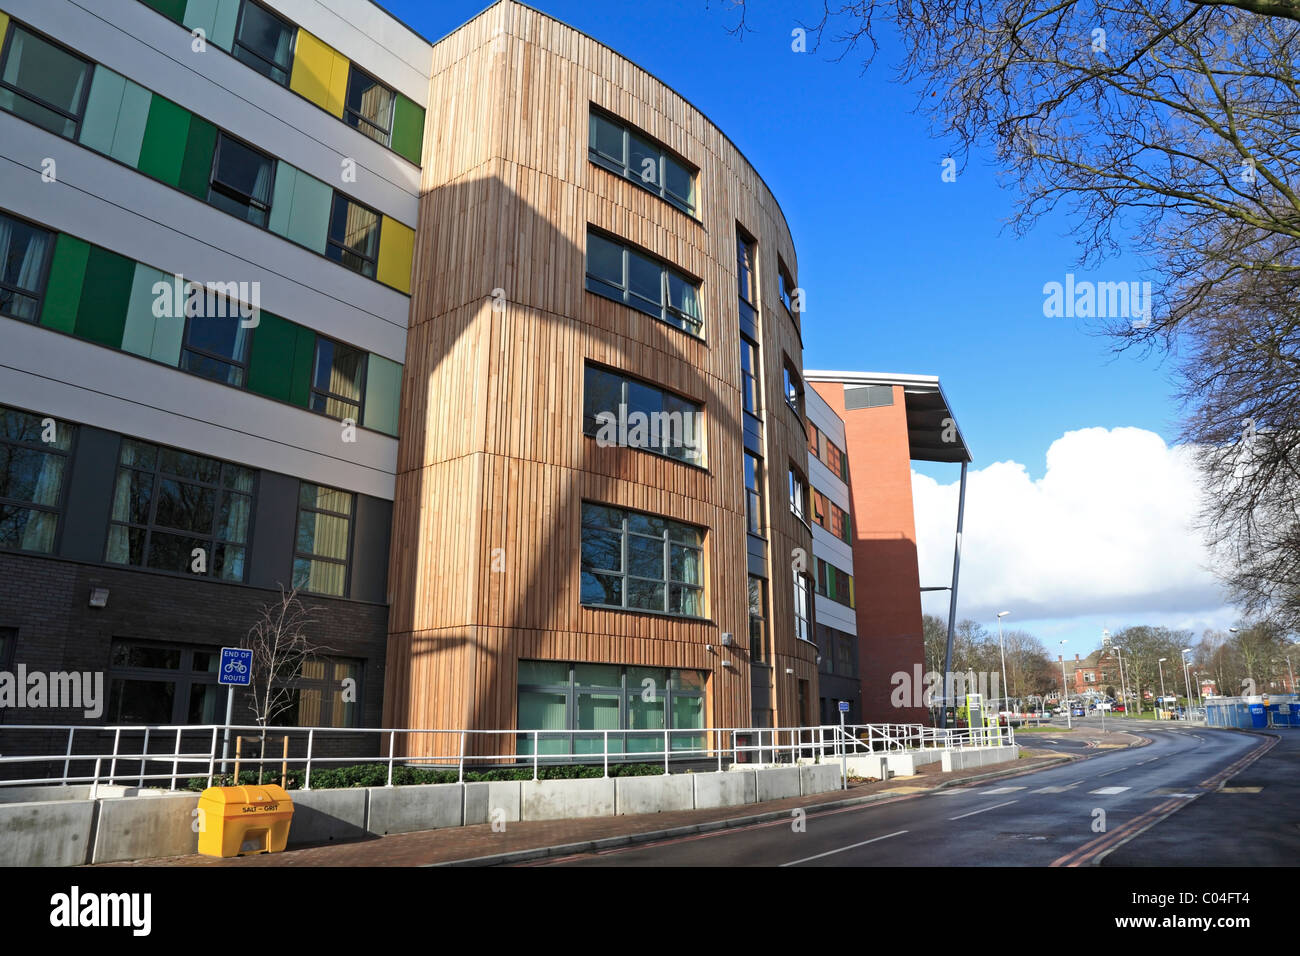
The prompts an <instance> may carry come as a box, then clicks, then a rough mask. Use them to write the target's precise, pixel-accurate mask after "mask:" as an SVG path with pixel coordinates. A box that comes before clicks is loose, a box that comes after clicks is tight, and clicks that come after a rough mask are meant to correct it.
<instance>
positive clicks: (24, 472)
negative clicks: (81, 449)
mask: <svg viewBox="0 0 1300 956" xmlns="http://www.w3.org/2000/svg"><path fill="white" fill-rule="evenodd" d="M75 434H76V427H75V426H73V425H68V424H66V423H64V422H61V421H55V420H54V419H52V418H43V417H41V416H39V415H30V414H28V413H27V412H20V411H18V410H17V409H15V408H7V407H5V406H3V405H0V548H5V549H7V550H12V551H34V552H36V553H38V554H49V553H51V552H52V551H53V550H54V542H55V539H56V537H57V534H58V530H59V515H60V514H61V512H62V509H63V498H64V487H65V484H66V476H67V474H68V469H69V466H70V462H71V452H72V439H73V436H74V435H75ZM15 586H16V585H15Z"/></svg>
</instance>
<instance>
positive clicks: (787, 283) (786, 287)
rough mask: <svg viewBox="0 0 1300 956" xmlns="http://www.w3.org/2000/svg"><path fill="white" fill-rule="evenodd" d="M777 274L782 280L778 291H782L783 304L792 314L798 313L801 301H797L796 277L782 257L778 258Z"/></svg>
mask: <svg viewBox="0 0 1300 956" xmlns="http://www.w3.org/2000/svg"><path fill="white" fill-rule="evenodd" d="M776 274H777V278H778V280H779V282H780V288H779V289H778V291H779V292H780V293H781V302H782V304H783V305H784V306H785V309H786V311H787V312H789V313H790V315H792V316H795V315H798V314H799V309H798V306H799V305H800V303H799V302H798V301H796V298H795V293H796V287H795V284H794V278H793V277H792V276H791V275H790V270H789V269H787V268H786V265H785V262H784V261H782V260H781V259H780V258H778V259H777V260H776Z"/></svg>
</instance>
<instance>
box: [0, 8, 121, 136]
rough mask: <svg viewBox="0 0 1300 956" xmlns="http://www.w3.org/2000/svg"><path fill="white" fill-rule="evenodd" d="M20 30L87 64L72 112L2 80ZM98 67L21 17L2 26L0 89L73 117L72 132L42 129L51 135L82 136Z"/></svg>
mask: <svg viewBox="0 0 1300 956" xmlns="http://www.w3.org/2000/svg"><path fill="white" fill-rule="evenodd" d="M19 30H22V31H23V32H24V33H26V34H29V35H30V36H34V37H36V38H37V39H38V40H40V41H41V42H43V43H48V44H50V46H54V47H58V48H59V49H60V50H62V51H63V52H64V53H66V54H67V55H68V56H70V57H72V58H73V59H74V60H80V61H81V62H82V63H84V64H85V65H86V66H87V67H88V68H89V70H88V71H87V73H86V88H85V89H84V90H82V92H81V103H80V107H79V109H78V110H77V111H76V112H75V113H69V112H68V111H67V110H65V109H64V108H63V107H61V106H56V105H55V104H53V103H49V102H46V101H45V100H43V99H41V98H40V97H37V96H33V95H32V94H31V93H29V92H27V91H26V90H24V89H22V88H21V87H18V86H14V85H13V84H12V83H6V82H5V80H4V72H5V67H7V66H8V65H9V56H10V54H11V53H12V51H13V43H14V37H15V36H16V35H17V31H19ZM97 69H98V65H97V64H96V63H95V62H94V61H93V60H88V59H86V58H85V57H84V56H82V55H81V54H80V53H78V52H76V51H75V50H73V49H72V48H71V47H69V46H68V45H67V44H66V43H62V42H60V41H59V40H56V39H55V38H54V37H52V36H50V35H49V34H48V33H43V32H42V31H40V30H37V29H36V28H35V27H32V26H30V25H28V24H27V23H25V22H24V21H22V20H19V19H18V18H17V17H14V16H12V15H10V17H9V29H7V30H5V37H4V48H3V49H2V50H0V89H6V90H10V91H12V92H13V94H14V95H15V96H21V97H22V98H23V99H25V100H27V101H28V102H29V103H35V104H36V105H37V106H39V107H41V108H42V109H46V110H49V111H50V112H52V113H57V114H58V115H59V116H62V117H63V118H64V119H68V120H71V121H72V126H73V129H72V135H71V136H64V135H63V134H62V133H56V132H54V131H53V130H45V131H46V132H47V133H50V134H51V135H52V136H58V137H59V138H60V139H70V140H72V141H73V142H74V143H75V142H77V141H78V140H79V139H80V138H81V124H82V123H83V122H84V121H85V119H86V106H87V105H88V104H89V103H90V87H91V86H92V85H93V84H94V82H95V70H97ZM4 112H7V113H9V115H10V116H13V117H15V118H17V119H20V120H23V122H25V123H32V125H33V126H37V127H39V128H40V129H45V127H44V126H41V125H40V124H39V123H33V122H32V121H31V120H29V119H27V118H25V117H23V116H19V115H18V114H17V113H13V112H10V111H9V110H5V111H4Z"/></svg>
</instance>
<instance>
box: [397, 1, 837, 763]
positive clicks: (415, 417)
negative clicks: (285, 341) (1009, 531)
mask: <svg viewBox="0 0 1300 956" xmlns="http://www.w3.org/2000/svg"><path fill="white" fill-rule="evenodd" d="M433 58H434V61H433V70H432V79H431V83H430V97H429V104H430V106H429V110H428V121H427V128H426V135H425V139H424V162H423V188H422V199H421V209H420V226H419V230H418V235H417V238H416V244H415V267H414V276H413V288H412V302H411V317H410V333H409V336H408V340H407V362H406V369H405V375H404V379H403V386H402V408H401V420H400V424H399V430H400V437H401V443H400V450H399V460H398V476H397V492H396V501H395V505H394V516H393V518H394V520H393V538H392V556H391V561H390V591H391V605H392V606H391V611H390V616H389V650H388V663H387V688H386V693H385V717H384V719H385V723H386V725H387V726H395V727H428V728H469V729H502V728H513V727H515V726H516V679H515V678H516V673H517V669H518V661H519V660H521V659H546V660H559V661H574V662H591V663H618V664H625V665H637V666H648V667H672V668H690V669H696V670H701V671H705V672H707V674H708V692H707V700H706V712H705V722H706V723H707V724H709V725H711V726H749V725H750V724H751V710H750V673H749V660H748V656H749V640H748V633H749V612H748V596H747V583H746V575H747V570H746V532H745V489H744V462H743V454H742V452H743V440H742V422H741V392H740V386H741V374H740V358H739V349H740V339H739V317H738V306H737V277H736V253H735V242H736V225H737V223H739V224H740V225H741V226H743V228H744V229H745V230H746V231H747V232H748V233H750V234H751V235H753V236H754V237H756V239H757V243H758V262H759V268H758V273H759V281H760V283H761V285H760V289H761V294H760V298H761V319H760V326H761V335H762V342H761V345H762V363H763V371H764V381H763V392H764V407H765V409H766V412H765V434H766V437H765V446H766V447H765V452H766V460H767V462H768V467H767V485H768V487H767V495H766V504H767V510H768V512H769V514H768V515H767V516H765V521H764V523H765V526H766V527H767V528H768V529H769V532H768V533H769V555H770V558H769V575H770V586H769V589H768V594H769V604H770V606H769V607H768V609H767V614H768V624H769V628H768V630H769V635H770V639H771V641H772V643H773V645H774V647H773V650H772V664H773V667H772V668H771V673H772V674H774V675H775V678H774V687H773V689H772V700H773V706H774V708H775V711H776V713H775V720H776V722H777V725H778V726H789V725H791V724H797V723H799V722H800V721H799V719H798V716H799V715H798V713H797V710H796V706H797V705H796V695H797V693H798V689H797V684H796V681H798V680H805V681H808V695H809V699H810V700H811V701H813V702H815V701H816V699H817V668H816V664H815V660H816V648H815V645H813V644H809V643H807V642H802V641H799V640H797V639H796V637H795V627H794V617H793V583H792V579H791V563H790V562H791V558H790V555H791V552H792V550H793V549H795V548H802V549H804V551H805V553H807V554H811V548H812V543H811V532H810V531H809V529H808V528H807V526H806V525H804V524H802V523H801V522H800V521H799V520H798V519H796V518H795V517H794V516H793V515H792V514H791V513H790V509H789V506H788V495H787V491H786V476H787V472H788V468H789V464H790V463H791V462H794V463H795V464H796V465H797V466H798V468H799V469H800V470H801V471H802V472H803V473H804V474H807V468H808V465H807V443H806V437H805V434H804V430H803V426H802V423H801V421H800V420H799V418H798V416H797V415H796V414H795V413H794V412H793V411H792V410H790V409H789V408H788V407H787V406H786V403H785V402H784V400H783V397H782V394H783V392H782V365H783V362H784V361H785V360H786V359H787V358H788V359H789V360H790V361H791V362H792V363H793V364H794V366H795V367H796V368H801V367H802V346H801V344H800V338H799V331H798V327H797V323H796V321H795V318H794V317H791V316H790V315H789V313H787V312H786V311H785V308H784V306H783V305H782V304H781V301H780V299H779V293H778V286H777V282H778V279H777V256H778V255H779V256H780V257H781V259H782V261H784V262H785V263H787V264H789V265H790V266H791V268H793V264H794V263H795V261H796V260H795V254H794V248H793V245H792V243H791V239H790V235H789V231H788V229H787V227H786V224H785V221H784V218H783V216H782V214H781V212H780V210H779V208H778V206H777V204H776V202H775V200H774V199H773V198H772V196H771V194H770V193H769V192H768V190H767V188H766V186H765V185H764V184H763V182H762V181H761V179H760V178H759V176H758V175H757V173H755V172H754V170H753V169H752V168H751V167H750V166H749V165H748V163H746V162H745V160H744V159H743V158H742V157H741V156H740V154H739V153H738V151H737V150H736V149H735V147H734V146H733V145H732V144H731V143H730V142H729V141H728V140H727V139H726V137H725V136H723V135H722V133H721V132H719V131H718V130H717V129H716V128H715V127H714V126H713V125H712V124H711V123H709V121H708V120H706V119H705V118H704V117H703V115H701V114H700V113H699V112H698V111H697V110H695V109H694V108H693V107H691V106H690V105H689V104H688V103H687V102H686V101H685V100H683V99H682V98H681V97H680V96H679V95H677V94H676V93H674V92H673V91H672V90H670V89H668V88H667V87H666V86H664V85H663V84H662V83H660V82H659V81H658V80H656V79H654V78H653V77H651V76H650V75H649V74H647V73H645V72H644V71H643V70H641V69H639V68H638V67H636V66H634V65H633V64H631V63H629V62H628V61H627V60H625V59H623V58H622V57H620V56H618V55H617V54H616V53H614V52H613V51H611V50H609V49H608V48H606V47H604V46H602V45H601V44H599V43H597V42H596V41H594V40H592V39H591V38H589V37H586V36H584V35H582V34H581V33H579V32H577V31H575V30H573V29H572V28H570V27H567V26H565V25H563V24H561V23H558V22H557V21H555V20H552V19H551V18H549V17H547V16H545V15H544V14H541V13H539V12H537V11H535V10H532V9H529V8H526V7H522V6H520V5H518V4H515V3H511V2H503V3H499V4H497V5H495V6H493V7H491V8H489V9H488V10H486V11H484V13H482V14H481V15H480V16H478V17H477V18H475V19H473V20H471V21H470V22H469V23H468V24H466V25H465V26H463V27H462V28H461V29H459V30H457V31H456V32H455V33H453V34H451V35H450V36H448V37H446V38H445V39H443V40H442V41H440V42H439V43H437V44H436V45H435V46H434V48H433ZM591 104H595V105H597V106H599V107H601V108H602V109H604V110H606V111H608V112H609V113H611V114H613V115H615V116H617V117H620V118H621V119H622V120H623V121H625V122H626V123H628V124H630V125H632V126H635V127H638V128H639V129H641V130H644V131H645V133H646V134H648V135H649V136H651V137H653V138H655V139H657V140H659V141H660V142H661V143H663V144H664V145H665V146H667V147H668V148H669V149H670V150H672V151H673V152H675V153H677V154H678V155H680V156H682V157H683V158H685V159H686V160H687V161H689V162H690V163H691V164H693V165H694V166H696V167H698V169H699V175H698V180H697V184H698V186H697V194H698V213H699V217H700V218H699V219H698V220H697V219H695V218H693V217H691V216H689V215H687V214H685V213H684V212H682V211H680V210H679V209H677V208H676V207H674V206H672V205H670V204H669V203H668V202H666V201H664V200H663V199H661V198H660V197H658V196H656V195H653V194H651V193H650V192H648V191H647V190H645V189H642V188H641V187H640V186H638V185H637V184H635V183H632V182H629V181H628V180H626V179H624V178H622V177H620V176H619V175H617V174H616V173H612V172H610V171H609V170H607V169H605V168H602V167H600V166H597V165H595V164H593V163H592V162H590V161H589V159H588V151H587V130H588V112H589V109H590V106H591ZM589 227H594V228H595V229H597V230H599V231H603V232H605V233H607V234H610V235H613V236H617V237H619V238H620V239H621V240H622V241H624V242H626V243H628V244H630V245H634V246H638V247H640V248H642V249H644V250H645V251H646V252H648V253H650V254H651V255H653V256H655V257H658V258H660V259H662V260H664V261H666V262H668V263H671V264H672V265H673V266H674V267H676V268H677V269H679V270H681V271H682V272H685V273H688V274H690V275H691V276H694V277H697V278H698V279H699V280H701V287H700V297H701V312H702V315H703V318H704V332H703V338H702V339H699V338H696V337H694V336H692V335H690V334H687V333H685V332H683V331H682V330H680V329H678V328H676V327H673V326H670V325H668V324H666V323H664V322H661V321H659V320H657V319H655V318H653V317H651V316H648V315H645V314H643V313H641V312H638V311H635V310H634V309H632V308H630V307H628V306H626V305H624V304H622V303H618V302H614V301H610V300H608V299H605V298H602V297H600V296H598V295H596V294H594V293H591V292H588V291H586V288H585V248H586V242H587V230H588V228H589ZM587 361H591V362H593V363H598V364H601V365H605V366H608V367H611V368H614V369H618V370H620V371H622V372H624V373H626V374H628V375H630V376H634V377H637V378H640V379H643V380H646V381H648V382H651V383H654V384H655V385H658V386H660V387H662V388H664V389H668V390H671V391H673V392H676V393H678V394H680V395H681V396H683V397H686V398H689V399H691V400H693V401H695V402H698V403H700V404H701V405H703V406H704V409H705V419H706V425H705V431H706V454H707V459H706V461H707V467H706V468H697V467H694V466H692V465H687V464H683V463H680V462H677V461H674V460H672V459H669V458H666V457H663V456H660V455H657V454H654V453H652V452H649V451H640V450H634V449H630V448H611V447H600V446H598V445H597V443H596V441H595V440H594V439H593V438H590V437H587V436H584V434H583V427H582V411H583V383H584V365H585V363H586V362H587ZM584 500H589V501H597V502H601V503H605V504H610V505H616V506H621V507H625V508H628V509H633V510H638V511H645V512H649V513H653V514H656V515H661V516H665V517H669V518H672V519H675V520H678V521H683V522H688V523H690V524H694V525H698V526H701V527H704V528H706V529H707V536H706V540H705V548H704V552H705V558H704V566H703V581H704V585H705V597H704V610H703V612H702V613H703V617H702V618H701V619H694V618H679V617H672V616H667V615H659V614H652V613H643V612H637V611H620V610H604V609H595V608H589V607H584V606H582V605H581V604H580V601H579V582H580V544H581V529H580V513H581V505H582V502H583V501H584ZM723 632H730V633H731V634H732V635H733V636H734V639H733V641H732V643H731V645H730V646H729V647H723V646H722V644H721V635H722V633H723ZM707 645H712V650H709V649H707ZM724 661H725V662H727V665H728V666H724ZM787 668H789V669H791V670H792V671H793V673H792V674H789V675H787V674H786V673H785V671H786V669H787ZM411 746H412V747H420V746H421V745H420V743H419V742H418V741H412V742H411ZM512 749H513V743H511V744H510V745H508V746H506V747H505V749H503V750H500V751H498V752H502V753H504V752H507V751H509V750H512ZM478 752H480V753H481V752H483V751H482V749H479V751H478Z"/></svg>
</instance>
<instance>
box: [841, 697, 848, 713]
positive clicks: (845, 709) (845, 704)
mask: <svg viewBox="0 0 1300 956" xmlns="http://www.w3.org/2000/svg"><path fill="white" fill-rule="evenodd" d="M848 712H849V702H848V701H847V700H842V701H840V713H841V714H847V713H848Z"/></svg>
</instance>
